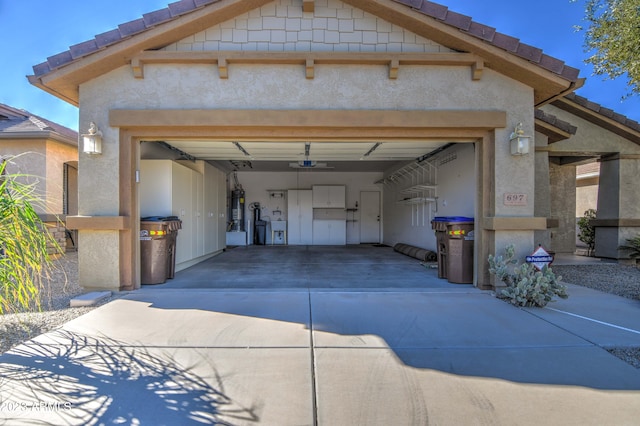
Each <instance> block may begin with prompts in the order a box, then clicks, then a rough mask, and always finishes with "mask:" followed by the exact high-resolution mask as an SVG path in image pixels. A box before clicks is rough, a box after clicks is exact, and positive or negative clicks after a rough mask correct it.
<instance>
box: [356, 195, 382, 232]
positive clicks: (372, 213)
mask: <svg viewBox="0 0 640 426" xmlns="http://www.w3.org/2000/svg"><path fill="white" fill-rule="evenodd" d="M379 242H380V192H378V191H361V192H360V243H361V244H367V243H373V244H377V243H379Z"/></svg>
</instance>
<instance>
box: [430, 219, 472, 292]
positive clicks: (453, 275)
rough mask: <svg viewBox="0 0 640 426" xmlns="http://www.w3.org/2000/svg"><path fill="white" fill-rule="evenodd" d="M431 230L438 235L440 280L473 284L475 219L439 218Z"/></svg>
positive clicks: (432, 224)
mask: <svg viewBox="0 0 640 426" xmlns="http://www.w3.org/2000/svg"><path fill="white" fill-rule="evenodd" d="M431 228H432V229H433V230H434V231H435V233H436V244H437V259H438V278H446V279H447V280H448V281H449V282H450V283H454V284H471V283H473V244H474V238H473V218H470V217H464V216H439V217H435V218H434V219H433V220H432V221H431Z"/></svg>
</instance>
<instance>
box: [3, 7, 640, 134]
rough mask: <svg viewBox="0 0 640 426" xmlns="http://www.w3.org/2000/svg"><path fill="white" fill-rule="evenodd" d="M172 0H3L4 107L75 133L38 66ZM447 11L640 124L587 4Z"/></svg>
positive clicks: (638, 102) (636, 104)
mask: <svg viewBox="0 0 640 426" xmlns="http://www.w3.org/2000/svg"><path fill="white" fill-rule="evenodd" d="M168 3H169V2H168V1H166V0H109V1H105V0H91V1H87V0H56V1H51V0H30V1H17V0H0V40H3V58H4V61H5V63H4V64H3V65H2V66H1V67H0V82H2V83H1V86H0V103H4V104H8V105H11V106H13V107H16V108H22V109H26V110H28V111H30V112H32V113H34V114H37V115H40V116H42V117H44V118H47V119H49V120H52V121H55V122H57V123H60V124H63V125H65V126H67V127H70V128H72V129H75V130H77V127H78V110H77V108H75V107H73V106H71V105H69V104H67V103H66V102H63V101H61V100H59V99H57V98H56V97H54V96H52V95H49V94H48V93H46V92H44V91H42V90H40V89H38V88H36V87H34V86H32V85H31V84H29V83H28V81H27V79H26V77H25V76H26V75H28V74H32V73H33V71H32V68H31V67H32V66H33V65H36V64H39V63H41V62H44V61H45V60H46V58H47V57H49V56H52V55H55V54H57V53H60V52H62V51H65V50H67V49H68V48H69V46H71V45H73V44H77V43H80V42H83V41H86V40H89V39H91V38H93V37H94V36H95V35H96V34H100V33H103V32H105V31H109V30H112V29H114V28H116V27H117V26H118V24H121V23H124V22H127V21H131V20H133V19H137V18H139V17H141V16H142V14H144V13H147V12H151V11H154V10H157V9H161V8H164V7H166V6H167V4H168ZM439 3H441V4H444V5H446V6H447V7H449V9H451V10H453V11H456V12H459V13H463V14H465V15H470V16H471V17H473V19H474V20H475V21H477V22H480V23H483V24H486V25H490V26H492V27H495V28H496V29H497V30H498V31H500V32H502V33H505V34H508V35H511V36H513V37H517V38H519V39H520V40H521V41H522V42H524V43H527V44H531V45H533V46H536V47H539V48H541V49H543V51H544V52H545V53H547V54H549V55H551V56H554V57H556V58H558V59H561V60H563V61H565V62H566V63H567V64H568V65H570V66H572V67H575V68H579V69H580V70H581V73H580V75H581V77H586V78H587V83H586V85H585V87H583V88H582V89H580V90H578V91H577V92H576V93H577V94H579V95H581V96H585V97H587V98H589V99H590V100H592V101H594V102H597V103H599V104H601V105H603V106H605V107H607V108H611V109H613V110H615V111H616V112H618V113H620V114H624V115H626V116H628V117H629V118H632V119H634V120H636V121H640V97H638V96H635V97H633V98H631V99H628V100H626V101H624V102H622V101H621V97H622V96H623V95H624V94H625V93H626V92H627V87H626V82H625V81H624V79H619V80H617V81H603V78H602V77H600V76H593V75H592V68H591V67H590V66H587V65H586V64H585V63H584V59H585V58H586V57H587V56H588V55H587V54H586V53H584V51H583V47H582V44H583V36H584V35H583V34H582V33H577V32H576V31H575V30H574V28H573V27H574V25H580V24H582V23H583V21H582V19H583V14H584V0H578V1H576V2H570V0H536V1H524V0H516V1H513V0H483V1H481V0H440V1H439Z"/></svg>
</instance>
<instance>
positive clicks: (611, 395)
mask: <svg viewBox="0 0 640 426" xmlns="http://www.w3.org/2000/svg"><path fill="white" fill-rule="evenodd" d="M398 256H401V255H398ZM390 257H391V258H393V257H394V256H393V255H391V256H390ZM387 261H389V262H391V263H394V262H395V265H396V266H397V264H399V263H404V262H405V261H407V262H408V263H407V264H406V268H413V267H415V268H416V269H415V271H413V270H412V271H411V272H412V273H413V272H415V273H417V271H418V268H419V269H420V271H421V273H422V274H424V277H425V282H427V283H428V282H429V280H437V277H434V275H435V271H430V270H427V269H425V268H423V267H422V266H420V265H418V264H417V262H415V261H411V260H407V259H405V258H404V257H396V258H395V261H394V262H392V261H391V260H389V259H387ZM343 266H344V265H343ZM389 266H390V269H391V270H393V269H394V267H393V265H389ZM335 267H336V265H335V264H334V265H333V268H335ZM214 277H215V276H212V277H211V280H213V279H214ZM303 278H304V277H303ZM303 278H301V279H303ZM304 279H306V278H304ZM401 279H402V278H401V277H399V278H397V280H401ZM286 280H287V283H292V282H294V281H295V279H294V278H292V277H290V276H288V277H287V278H286ZM438 281H442V280H438ZM389 283H390V284H393V283H394V282H393V281H391V282H389ZM440 284H441V286H440V287H438V286H434V287H431V286H429V285H426V284H425V286H424V287H423V288H417V287H407V288H402V287H397V286H396V287H393V286H391V285H389V286H388V288H382V287H376V288H367V285H366V284H364V283H363V284H362V285H361V286H360V287H357V286H355V287H351V288H349V289H337V288H332V287H331V286H330V285H319V284H318V285H317V286H315V287H314V286H306V288H305V287H303V286H300V287H298V288H297V287H295V286H290V288H286V289H285V288H279V289H278V288H251V289H244V288H239V289H216V288H194V289H189V290H185V289H183V288H166V287H165V288H161V287H160V286H153V287H145V288H144V289H142V290H140V291H136V292H132V293H129V294H127V295H124V296H123V297H122V298H120V299H118V300H115V301H113V302H111V303H109V304H107V305H104V306H102V307H100V308H97V309H95V310H93V311H92V312H90V313H89V314H87V315H85V316H82V317H80V318H77V319H76V320H73V321H71V322H69V323H67V324H66V325H65V326H64V327H62V328H61V329H59V330H57V331H55V332H52V333H47V334H45V335H42V336H40V337H38V338H36V339H34V340H32V341H30V342H27V343H26V344H24V345H22V346H19V347H17V348H15V349H13V350H12V351H10V352H9V353H6V354H4V355H2V356H0V377H2V378H1V379H0V398H1V401H0V407H1V411H0V416H2V417H3V418H4V419H6V423H7V424H12V425H13V424H27V423H28V424H34V423H36V424H39V423H37V422H43V423H44V424H131V425H137V424H143V425H146V424H149V425H162V424H166V425H186V424H222V425H251V424H261V425H312V424H320V425H390V424H392V425H414V424H415V425H425V424H444V425H448V424H452V425H454V424H455V425H460V424H508V425H513V424H536V425H538V424H552V425H553V424H558V425H560V424H562V425H571V424H576V425H577V424H580V425H585V424H594V425H595V424H598V425H601V424H616V425H620V424H637V422H638V419H639V418H640V370H639V369H636V368H634V367H632V366H630V365H628V364H626V363H625V362H623V361H621V360H619V359H618V358H616V357H614V356H612V355H610V354H609V353H608V352H607V351H606V350H604V349H603V347H605V346H610V345H616V346H640V327H639V326H638V325H639V324H640V301H632V300H628V299H623V298H620V297H616V296H611V295H607V294H602V293H599V292H596V291H593V290H589V289H586V288H582V287H577V286H571V287H570V298H569V299H568V300H563V301H559V302H557V303H553V304H551V305H550V306H549V307H548V308H544V309H533V308H532V309H519V308H516V307H513V306H511V305H508V304H507V303H505V302H503V301H500V300H497V299H495V298H494V297H492V296H491V295H490V294H489V293H487V292H482V291H479V290H477V289H475V288H473V287H471V286H456V285H444V284H443V283H442V282H440ZM203 286H204V285H203V284H201V285H200V287H203ZM169 287H170V286H169Z"/></svg>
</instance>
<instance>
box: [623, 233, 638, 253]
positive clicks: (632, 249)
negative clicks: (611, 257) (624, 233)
mask: <svg viewBox="0 0 640 426" xmlns="http://www.w3.org/2000/svg"><path fill="white" fill-rule="evenodd" d="M619 248H620V249H622V250H629V258H631V259H640V234H638V235H636V236H635V237H633V238H627V244H626V245H623V246H620V247H619Z"/></svg>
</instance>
